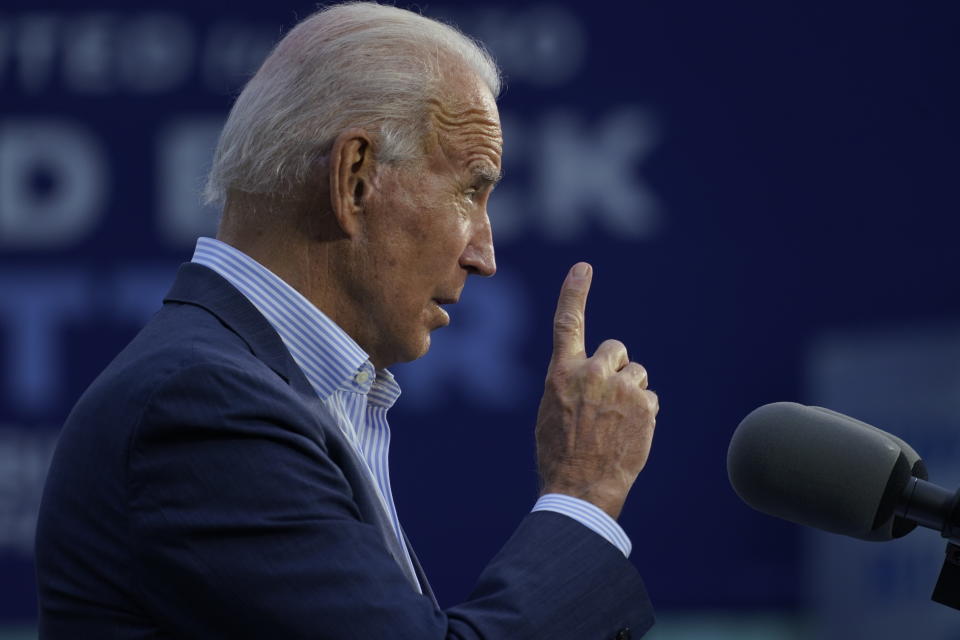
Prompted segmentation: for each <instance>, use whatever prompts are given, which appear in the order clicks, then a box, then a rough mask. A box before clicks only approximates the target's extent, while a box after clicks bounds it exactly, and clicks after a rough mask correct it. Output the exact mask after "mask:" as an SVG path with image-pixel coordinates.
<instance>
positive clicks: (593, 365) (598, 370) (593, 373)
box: [584, 358, 607, 378]
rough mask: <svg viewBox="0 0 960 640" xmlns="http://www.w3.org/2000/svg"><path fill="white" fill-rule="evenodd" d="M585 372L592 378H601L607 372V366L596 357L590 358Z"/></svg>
mask: <svg viewBox="0 0 960 640" xmlns="http://www.w3.org/2000/svg"><path fill="white" fill-rule="evenodd" d="M584 370H585V373H586V375H587V376H588V377H591V378H601V377H603V376H604V375H605V374H606V372H607V366H606V365H605V364H604V363H603V362H601V361H600V360H597V359H595V358H590V359H589V360H588V361H587V364H586V365H585V366H584Z"/></svg>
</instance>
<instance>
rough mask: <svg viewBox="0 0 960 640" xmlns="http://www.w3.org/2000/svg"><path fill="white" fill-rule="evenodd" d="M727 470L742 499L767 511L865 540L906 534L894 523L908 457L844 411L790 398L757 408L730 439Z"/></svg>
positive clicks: (880, 433) (907, 471)
mask: <svg viewBox="0 0 960 640" xmlns="http://www.w3.org/2000/svg"><path fill="white" fill-rule="evenodd" d="M910 451H911V452H912V449H911V450H910ZM914 455H915V453H914ZM727 473H728V475H729V477H730V483H731V485H733V488H734V490H735V491H736V492H737V494H738V495H739V496H740V498H741V499H743V501H744V502H746V503H747V504H748V505H750V506H751V507H753V508H755V509H757V510H758V511H762V512H764V513H767V514H769V515H773V516H776V517H779V518H784V519H786V520H790V521H791V522H796V523H798V524H803V525H807V526H811V527H816V528H818V529H823V530H825V531H830V532H833V533H840V534H844V535H848V536H853V537H856V538H862V539H865V540H886V539H890V538H892V537H898V536H899V535H903V534H904V533H906V531H902V527H901V528H900V530H897V531H896V532H894V531H893V529H894V527H893V526H892V524H893V521H894V513H893V512H894V507H895V506H896V500H897V498H898V497H899V496H900V494H901V493H902V492H903V488H904V487H905V486H906V483H907V481H908V480H909V478H910V474H911V460H908V458H907V456H906V455H905V453H904V451H903V449H902V448H901V446H900V444H899V443H898V442H897V441H895V439H892V438H891V437H888V435H887V434H886V433H885V432H883V431H881V430H880V429H876V428H875V427H871V426H870V425H867V424H864V423H862V422H860V421H858V420H855V419H853V418H850V417H848V416H845V415H843V414H839V413H835V412H832V411H829V410H825V409H820V408H819V407H807V406H804V405H801V404H796V403H793V402H777V403H773V404H768V405H764V406H762V407H760V408H758V409H755V410H754V411H752V412H751V413H750V414H749V415H748V416H747V417H746V418H744V419H743V421H742V422H741V423H740V426H739V427H737V430H736V432H735V433H734V435H733V438H732V439H731V441H730V448H729V450H728V452H727ZM907 530H909V529H907Z"/></svg>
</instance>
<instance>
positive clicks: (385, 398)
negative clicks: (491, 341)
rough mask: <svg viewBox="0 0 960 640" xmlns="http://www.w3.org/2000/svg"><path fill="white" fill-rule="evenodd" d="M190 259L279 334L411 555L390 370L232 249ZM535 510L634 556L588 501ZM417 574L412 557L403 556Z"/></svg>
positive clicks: (544, 504) (549, 503)
mask: <svg viewBox="0 0 960 640" xmlns="http://www.w3.org/2000/svg"><path fill="white" fill-rule="evenodd" d="M193 262H196V263H198V264H202V265H204V266H206V267H209V268H211V269H213V270H214V271H216V272H217V273H219V274H220V275H221V276H223V277H224V278H225V279H226V280H227V281H228V282H230V284H232V285H233V286H234V287H236V288H237V289H238V290H239V291H240V293H242V294H243V295H244V296H245V297H246V298H247V299H248V300H250V302H251V303H252V304H253V305H254V306H255V307H256V308H257V310H258V311H259V312H260V313H261V314H263V316H264V317H265V318H266V319H267V321H268V322H269V323H270V324H271V326H273V328H274V329H275V330H276V331H277V333H278V334H279V335H280V338H281V339H282V340H283V343H284V345H285V346H286V347H287V349H288V350H289V351H290V355H291V356H292V357H293V360H294V362H296V363H297V366H299V367H300V369H301V370H302V371H303V373H304V375H305V376H306V378H307V380H308V381H309V382H310V384H311V386H312V387H313V388H314V390H315V391H316V392H317V395H318V397H319V398H320V399H321V400H323V401H324V402H325V403H326V404H327V406H328V407H329V408H330V410H331V412H332V413H333V414H334V415H335V416H336V417H338V423H339V424H340V426H341V429H342V430H343V432H344V435H345V436H346V437H347V439H348V440H349V441H350V442H351V443H352V444H353V445H354V446H355V447H356V449H357V451H358V452H359V453H360V456H361V458H362V459H363V460H364V461H365V462H366V463H367V467H368V469H369V470H370V474H371V477H372V479H373V480H374V484H375V486H376V487H377V490H378V491H379V493H380V498H381V500H382V504H383V507H384V509H385V511H386V512H387V514H388V515H389V516H390V521H391V522H392V523H393V528H394V531H395V533H396V534H397V539H398V540H399V541H400V546H401V547H402V548H403V549H404V550H406V549H407V547H406V544H404V541H403V534H402V532H401V529H400V521H399V518H398V517H397V510H396V506H395V505H394V502H393V492H392V491H391V488H390V467H389V455H388V454H389V450H390V427H389V424H388V423H387V411H388V410H389V409H390V407H392V406H393V404H394V403H395V402H396V401H397V398H398V397H399V396H400V386H399V385H398V384H397V382H396V380H394V377H393V374H391V373H390V372H389V371H387V370H386V369H381V370H379V371H375V370H374V368H373V364H372V363H371V362H370V358H369V356H368V355H367V353H366V352H365V351H364V350H363V349H361V348H360V346H359V345H358V344H357V343H356V342H354V341H353V339H352V338H350V336H348V335H347V333H346V332H345V331H343V329H341V328H340V327H338V326H337V325H336V324H335V323H334V322H333V321H332V320H330V318H328V317H327V316H326V315H325V314H324V313H323V312H322V311H320V310H319V309H317V308H316V307H315V306H314V305H313V304H312V303H311V302H310V301H309V300H307V299H306V298H304V297H303V296H302V295H301V294H300V293H299V292H298V291H297V290H295V289H294V288H293V287H291V286H290V285H289V284H287V283H286V282H284V281H283V280H281V279H280V278H279V277H278V276H277V275H276V274H274V273H273V272H272V271H270V270H269V269H267V268H266V267H264V266H263V265H261V264H260V263H259V262H257V261H256V260H254V259H253V258H251V257H249V256H248V255H246V254H245V253H243V252H241V251H239V250H238V249H235V248H233V247H231V246H230V245H228V244H225V243H223V242H220V241H219V240H215V239H212V238H199V239H198V240H197V247H196V250H195V252H194V254H193ZM533 510H534V511H542V510H546V511H555V512H558V513H562V514H564V515H566V516H569V517H571V518H573V519H574V520H576V521H578V522H580V523H581V524H583V525H584V526H586V527H588V528H590V529H591V530H593V531H595V532H596V533H598V534H600V535H601V536H603V537H604V538H605V539H606V540H608V541H609V542H610V543H611V544H613V545H614V546H616V547H617V548H618V549H620V550H621V551H622V552H623V554H624V555H627V556H629V554H630V550H631V544H630V540H629V538H627V536H626V534H625V533H624V532H623V529H621V528H620V525H618V524H617V522H616V520H614V519H613V518H611V517H610V516H609V515H607V514H606V513H605V512H604V511H603V510H601V509H600V508H598V507H596V506H594V505H593V504H591V503H589V502H585V501H584V500H579V499H577V498H573V497H571V496H566V495H561V494H547V495H545V496H542V497H541V498H540V499H539V500H538V501H537V503H536V505H534V508H533ZM406 561H407V562H408V563H409V566H410V568H411V571H412V562H411V560H410V558H409V555H408V556H407V558H406Z"/></svg>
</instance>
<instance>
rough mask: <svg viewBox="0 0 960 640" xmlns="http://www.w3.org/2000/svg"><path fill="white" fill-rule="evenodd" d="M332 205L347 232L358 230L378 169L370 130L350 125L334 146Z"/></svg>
mask: <svg viewBox="0 0 960 640" xmlns="http://www.w3.org/2000/svg"><path fill="white" fill-rule="evenodd" d="M329 169H330V208H331V210H332V211H333V215H334V217H335V218H336V219H337V223H338V224H339V225H340V228H341V229H342V230H343V232H344V233H345V234H347V236H350V237H352V236H353V235H354V234H356V233H357V231H358V229H359V224H360V218H359V216H360V215H361V214H362V213H363V207H364V203H365V201H366V197H367V195H368V193H369V191H370V184H371V180H372V178H373V176H374V174H375V172H376V160H375V158H374V157H373V145H372V143H371V138H370V134H368V133H367V132H366V131H365V130H364V129H347V130H346V131H344V132H343V133H341V134H340V135H339V136H337V139H336V140H334V141H333V148H331V149H330V166H329Z"/></svg>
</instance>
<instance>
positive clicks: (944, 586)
mask: <svg viewBox="0 0 960 640" xmlns="http://www.w3.org/2000/svg"><path fill="white" fill-rule="evenodd" d="M941 533H942V534H943V537H944V538H947V551H946V555H947V557H946V558H945V559H944V561H943V568H942V569H940V577H939V578H937V585H936V586H935V587H934V588H933V596H931V599H932V600H933V601H934V602H939V603H940V604H943V605H946V606H948V607H952V608H954V609H960V489H958V490H957V492H956V493H955V494H953V498H952V499H951V504H950V515H949V516H948V517H947V519H946V522H944V524H943V530H942V532H941Z"/></svg>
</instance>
